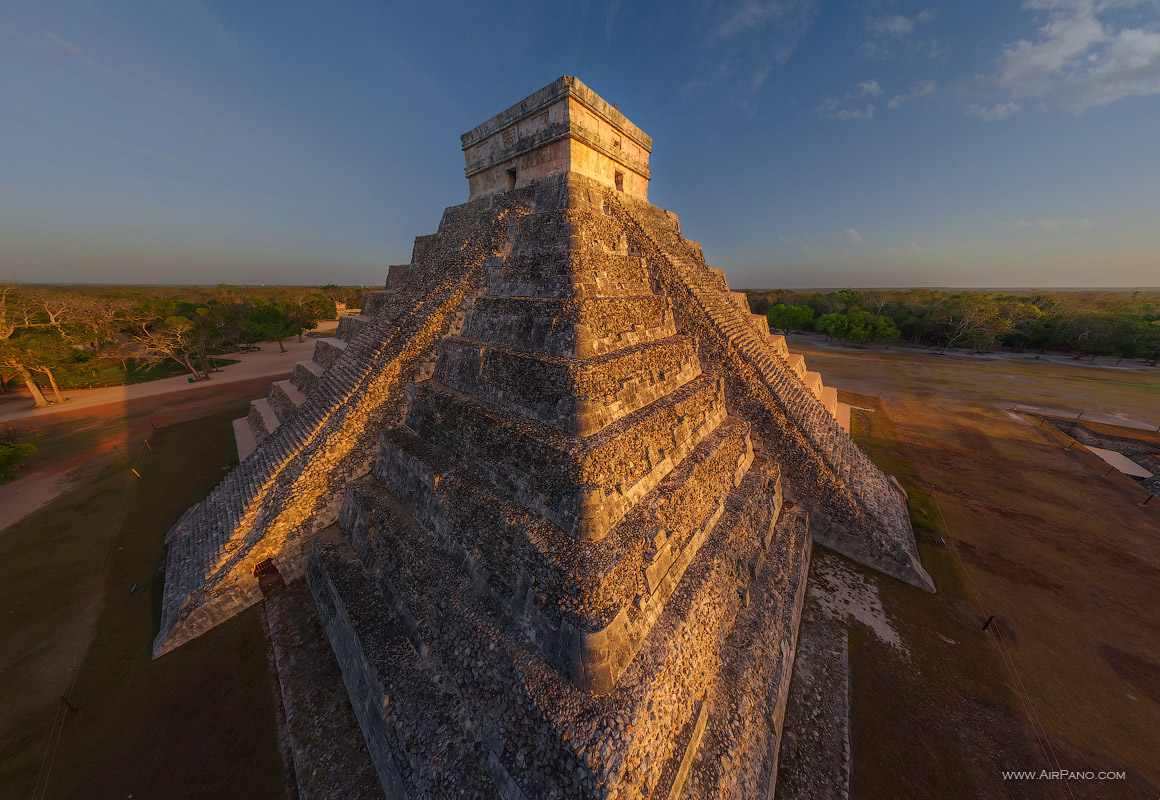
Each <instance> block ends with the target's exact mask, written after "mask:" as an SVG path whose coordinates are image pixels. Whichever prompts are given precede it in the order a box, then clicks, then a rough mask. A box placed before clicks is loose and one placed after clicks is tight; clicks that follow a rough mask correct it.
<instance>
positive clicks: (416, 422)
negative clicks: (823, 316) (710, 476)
mask: <svg viewBox="0 0 1160 800" xmlns="http://www.w3.org/2000/svg"><path fill="white" fill-rule="evenodd" d="M725 414H726V411H725V398H724V383H723V381H722V379H720V378H714V377H709V376H705V375H702V376H700V377H699V378H696V379H694V380H692V381H690V382H689V383H687V384H685V385H684V386H682V387H681V388H680V389H678V390H677V391H675V392H673V393H671V394H669V395H667V396H665V397H663V398H661V399H659V400H657V401H656V402H654V403H652V404H650V405H648V406H646V407H645V408H642V409H640V410H638V411H636V412H634V413H632V414H630V415H628V416H626V417H624V418H622V419H620V420H618V421H616V422H614V423H612V424H611V425H609V426H607V427H606V428H604V429H603V430H602V431H600V433H598V434H596V435H594V436H590V437H586V438H585V437H580V436H577V435H572V434H565V433H561V432H560V431H558V430H556V429H554V428H551V427H549V426H548V425H545V424H543V423H540V422H538V421H532V420H529V419H527V418H525V417H519V416H518V415H513V414H511V413H510V412H508V411H504V410H502V409H497V408H496V407H494V406H491V405H489V404H485V403H482V402H480V401H479V400H476V399H475V398H473V397H470V396H468V395H465V394H463V393H462V392H459V391H456V390H455V389H452V388H451V387H448V386H445V385H444V384H441V383H439V382H438V381H434V380H430V381H426V382H424V383H422V384H419V385H418V386H416V391H415V396H414V398H413V399H412V401H411V404H410V407H409V410H408V414H407V426H408V427H409V428H411V429H412V430H413V431H415V432H416V433H417V434H418V436H419V438H421V439H423V440H424V441H427V442H429V443H430V444H432V445H434V446H435V447H438V448H440V449H442V450H443V451H444V452H447V453H454V454H456V455H457V456H458V457H459V458H461V459H464V460H466V461H468V462H470V463H472V464H473V465H474V467H475V468H476V469H478V470H479V471H480V472H481V473H483V474H484V475H486V476H487V477H488V478H489V479H490V480H491V481H492V482H493V483H494V484H495V485H497V486H499V487H501V488H503V489H504V490H505V491H507V492H510V493H511V494H512V496H513V497H515V498H517V499H518V500H519V501H520V502H522V503H525V504H527V505H528V506H530V507H531V508H533V509H535V510H536V511H537V512H539V513H541V514H543V515H544V516H545V517H547V518H548V519H549V520H551V521H552V522H553V523H555V524H556V525H558V526H560V527H561V528H563V529H564V530H565V531H566V532H568V533H569V534H571V535H573V536H575V537H576V538H579V539H582V540H584V541H593V540H598V539H600V538H601V537H603V536H604V535H605V534H606V533H607V532H608V531H609V530H610V529H611V528H612V526H613V525H615V524H616V522H617V521H618V520H619V519H620V518H621V517H622V516H623V515H624V514H625V513H626V512H627V511H628V509H629V508H630V507H631V506H632V505H633V504H634V503H636V502H637V501H639V500H640V498H642V497H643V496H644V495H645V494H647V493H648V492H649V491H651V490H652V488H653V487H654V486H655V485H656V484H657V483H658V482H659V481H660V480H661V479H662V478H663V477H664V476H665V475H666V474H668V472H669V471H670V470H672V469H673V467H675V466H676V465H677V464H679V463H680V462H681V460H682V459H683V458H684V457H685V456H686V455H688V453H689V452H691V451H692V449H693V448H694V447H696V445H697V443H698V442H699V441H700V440H701V439H703V438H704V437H705V436H707V435H708V434H709V433H711V432H712V431H713V430H714V429H715V428H716V427H717V425H719V424H720V423H721V421H722V420H723V419H724V418H725Z"/></svg>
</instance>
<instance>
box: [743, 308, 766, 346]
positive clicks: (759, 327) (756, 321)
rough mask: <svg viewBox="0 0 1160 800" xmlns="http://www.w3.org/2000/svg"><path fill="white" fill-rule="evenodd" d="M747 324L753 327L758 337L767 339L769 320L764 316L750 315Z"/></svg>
mask: <svg viewBox="0 0 1160 800" xmlns="http://www.w3.org/2000/svg"><path fill="white" fill-rule="evenodd" d="M747 308H748V307H747ZM749 324H750V325H752V326H753V328H754V329H755V330H756V331H757V333H758V335H759V336H761V337H763V338H768V337H769V318H768V317H766V316H765V315H764V314H750V315H749Z"/></svg>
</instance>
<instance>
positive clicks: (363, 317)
mask: <svg viewBox="0 0 1160 800" xmlns="http://www.w3.org/2000/svg"><path fill="white" fill-rule="evenodd" d="M372 319H374V318H373V317H371V316H370V315H368V314H348V315H347V316H345V317H343V318H342V319H340V320H339V321H338V330H337V331H335V334H334V335H335V338H338V339H341V340H342V341H344V342H346V343H348V344H349V343H350V342H351V341H353V340H354V337H356V336H358V335H359V333H361V332H362V330H363V328H365V327H366V326H367V325H368V324H370V322H371V320H372Z"/></svg>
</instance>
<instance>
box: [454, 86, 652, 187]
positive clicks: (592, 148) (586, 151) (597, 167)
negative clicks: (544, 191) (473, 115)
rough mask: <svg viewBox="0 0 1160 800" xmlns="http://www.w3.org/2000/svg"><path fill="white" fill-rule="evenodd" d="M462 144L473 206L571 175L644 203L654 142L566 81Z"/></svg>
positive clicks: (520, 104) (472, 132) (491, 122)
mask: <svg viewBox="0 0 1160 800" xmlns="http://www.w3.org/2000/svg"><path fill="white" fill-rule="evenodd" d="M460 140H461V142H462V144H463V153H464V156H465V157H466V159H467V167H466V169H465V171H466V173H467V180H468V182H469V183H470V185H471V197H470V199H471V200H475V199H476V198H479V197H486V196H487V195H490V194H495V193H496V192H504V191H510V190H512V189H516V188H520V187H522V186H525V185H527V184H529V183H532V182H533V181H539V180H542V179H544V178H546V177H548V176H551V175H561V174H564V173H568V172H573V173H577V174H580V175H583V176H584V177H586V178H591V179H592V180H595V181H597V182H598V183H601V184H604V185H605V186H608V187H610V188H615V189H617V190H618V191H622V192H624V193H626V194H628V195H631V196H633V197H637V198H640V199H641V200H647V199H648V182H649V169H648V158H649V154H650V153H651V152H652V137H650V136H648V135H647V134H645V132H644V131H642V130H641V129H640V128H638V127H636V126H635V125H633V124H632V123H631V122H629V120H628V119H627V118H626V117H625V116H624V115H623V114H621V113H620V112H619V111H617V110H616V108H614V107H613V106H612V105H611V104H609V103H607V102H605V101H604V100H603V99H602V98H601V97H600V96H599V95H597V94H596V92H594V91H592V90H591V89H589V88H588V87H587V86H585V85H584V84H583V83H581V82H580V81H579V80H577V79H576V78H574V77H572V76H571V75H565V76H563V77H561V78H558V79H556V80H555V81H553V82H552V83H550V84H548V85H547V86H545V87H544V88H543V89H540V90H539V91H538V92H535V93H533V94H531V95H529V96H528V97H526V98H524V99H523V100H521V101H520V102H518V103H516V104H515V105H514V106H512V107H511V108H509V109H507V110H506V111H503V112H501V113H499V114H496V115H495V116H494V117H492V118H491V119H489V120H488V121H487V122H485V123H483V124H482V125H479V126H478V127H476V128H473V129H472V130H470V131H468V132H467V133H465V134H463V136H462V137H460Z"/></svg>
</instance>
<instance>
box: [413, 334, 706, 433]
mask: <svg viewBox="0 0 1160 800" xmlns="http://www.w3.org/2000/svg"><path fill="white" fill-rule="evenodd" d="M700 374H701V366H700V362H699V360H698V359H697V352H696V349H695V347H694V344H693V340H692V338H691V337H688V336H672V337H669V338H668V339H661V340H658V341H654V342H645V343H644V344H639V345H635V346H633V347H627V348H624V349H622V350H617V351H615V352H612V353H609V354H606V355H603V356H597V357H595V358H588V359H576V358H566V357H559V356H544V355H541V354H539V353H527V352H524V351H520V350H512V349H510V348H504V347H498V346H495V345H492V344H489V343H487V342H481V341H479V340H475V339H466V338H462V337H456V338H451V339H447V340H444V341H443V342H442V343H441V353H440V356H439V361H438V363H437V364H436V367H435V375H434V377H435V379H436V380H438V381H440V382H441V383H444V384H446V385H447V386H450V387H452V388H454V389H458V390H459V391H461V392H464V393H465V394H469V395H471V396H472V397H475V398H477V399H480V400H483V401H486V402H488V403H491V404H493V405H495V406H497V407H499V408H502V409H505V410H508V411H513V412H515V413H517V414H521V415H523V416H525V417H529V418H531V419H536V420H539V421H540V422H544V423H547V424H548V425H551V426H552V427H554V428H556V429H558V430H560V431H563V432H564V433H574V434H579V435H581V436H590V435H592V434H595V433H597V432H598V431H600V430H602V429H603V428H605V427H606V426H607V425H609V424H611V423H613V422H615V421H617V420H618V419H622V418H624V417H626V416H628V415H629V414H631V413H633V412H634V411H637V410H639V409H641V408H643V407H645V406H647V405H648V404H649V403H652V402H654V401H656V400H658V399H659V398H661V397H663V396H664V395H667V394H669V393H671V392H674V391H676V390H677V389H679V388H680V387H681V386H684V385H685V384H686V383H688V382H689V381H690V380H693V379H694V378H696V377H697V376H699V375H700Z"/></svg>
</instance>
